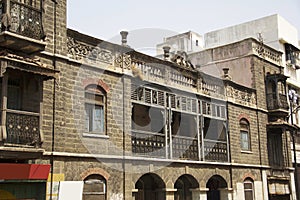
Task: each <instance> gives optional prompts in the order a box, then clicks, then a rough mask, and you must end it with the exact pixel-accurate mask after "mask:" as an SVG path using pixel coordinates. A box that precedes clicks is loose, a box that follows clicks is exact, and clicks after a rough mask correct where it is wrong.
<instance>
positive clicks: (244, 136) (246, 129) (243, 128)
mask: <svg viewBox="0 0 300 200" xmlns="http://www.w3.org/2000/svg"><path fill="white" fill-rule="evenodd" d="M240 134H241V149H242V150H243V151H250V150H251V143H250V125H249V122H248V120H246V119H245V118H243V119H241V120H240Z"/></svg>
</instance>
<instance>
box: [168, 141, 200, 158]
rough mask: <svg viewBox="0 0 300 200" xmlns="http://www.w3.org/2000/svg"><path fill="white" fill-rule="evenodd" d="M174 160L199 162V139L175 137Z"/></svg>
mask: <svg viewBox="0 0 300 200" xmlns="http://www.w3.org/2000/svg"><path fill="white" fill-rule="evenodd" d="M172 153H173V158H176V159H184V160H199V155H198V141H197V138H192V137H184V136H173V138H172Z"/></svg>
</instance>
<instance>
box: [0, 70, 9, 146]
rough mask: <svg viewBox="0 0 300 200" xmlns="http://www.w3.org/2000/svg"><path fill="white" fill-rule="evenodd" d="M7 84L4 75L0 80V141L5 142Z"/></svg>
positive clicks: (5, 75)
mask: <svg viewBox="0 0 300 200" xmlns="http://www.w3.org/2000/svg"><path fill="white" fill-rule="evenodd" d="M7 82H8V76H7V74H6V73H5V74H4V75H3V78H2V88H1V89H2V95H1V100H2V105H1V107H2V108H1V136H0V140H4V141H5V140H6V139H7V132H6V110H7Z"/></svg>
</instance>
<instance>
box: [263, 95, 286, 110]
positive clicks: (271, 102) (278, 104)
mask: <svg viewBox="0 0 300 200" xmlns="http://www.w3.org/2000/svg"><path fill="white" fill-rule="evenodd" d="M267 104H268V110H279V109H283V110H288V108H289V105H288V102H287V96H286V95H285V94H278V98H277V95H276V93H271V94H267Z"/></svg>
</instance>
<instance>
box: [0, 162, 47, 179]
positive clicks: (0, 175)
mask: <svg viewBox="0 0 300 200" xmlns="http://www.w3.org/2000/svg"><path fill="white" fill-rule="evenodd" d="M49 172H50V165H38V164H10V163H9V164H0V179H1V180H47V178H48V176H49Z"/></svg>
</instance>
